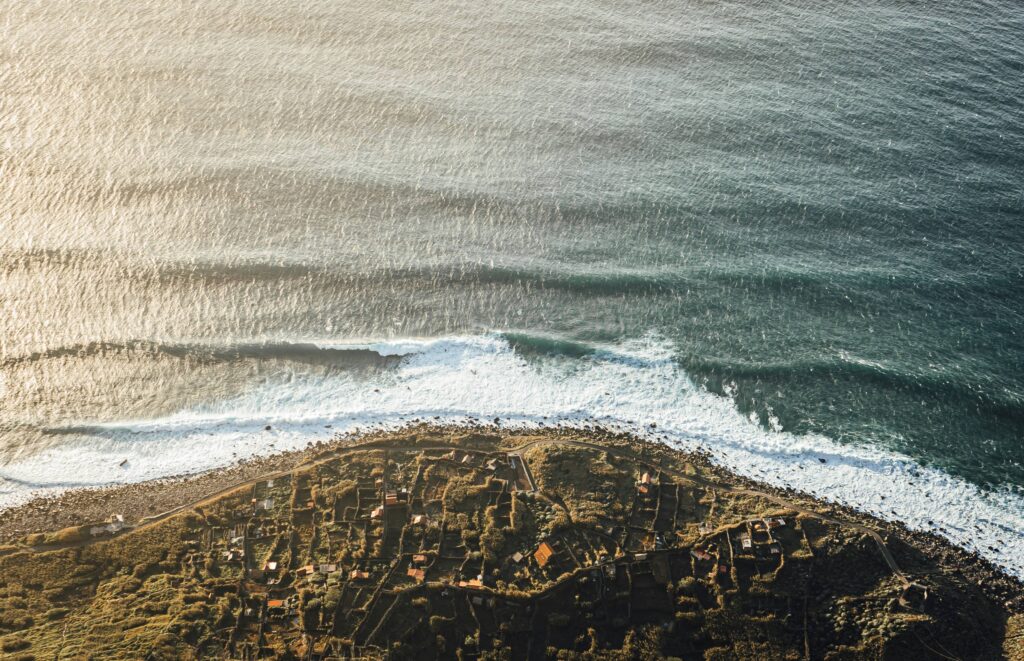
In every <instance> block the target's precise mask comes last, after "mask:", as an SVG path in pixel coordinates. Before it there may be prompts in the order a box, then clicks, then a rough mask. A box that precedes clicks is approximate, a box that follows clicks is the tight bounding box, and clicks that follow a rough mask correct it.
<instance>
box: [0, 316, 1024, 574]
mask: <svg viewBox="0 0 1024 661" xmlns="http://www.w3.org/2000/svg"><path fill="white" fill-rule="evenodd" d="M246 346H248V345H246ZM253 346H254V347H259V349H258V351H260V352H263V351H267V350H269V349H268V345H253ZM269 347H270V348H271V349H272V350H273V351H285V352H286V353H289V352H298V353H299V354H302V355H305V354H307V353H312V354H318V353H321V352H323V353H327V354H328V355H336V356H345V355H347V354H352V355H355V356H369V357H371V358H372V360H374V361H380V362H381V363H382V364H384V365H385V366H384V368H382V369H379V370H372V371H370V372H367V371H344V370H343V371H338V372H332V373H330V374H329V375H326V376H325V375H323V374H317V375H310V374H301V373H289V374H288V375H287V376H281V377H279V378H278V380H270V381H267V382H265V383H261V384H260V385H258V386H254V387H253V388H252V389H251V390H249V391H247V392H246V393H245V394H244V395H242V396H239V397H236V398H233V399H229V400H224V401H219V402H213V403H209V404H206V405H204V406H200V407H195V408H192V409H189V410H185V411H180V412H179V413H177V414H174V415H171V416H168V417H164V418H159V419H153V420H139V421H123V422H117V423H104V424H90V423H81V424H76V425H71V426H66V427H55V428H50V429H49V431H50V432H53V433H63V434H68V435H69V438H68V439H67V442H64V443H62V444H60V445H59V446H55V447H51V448H49V449H46V450H43V451H41V452H38V453H36V454H34V455H31V456H28V457H24V458H21V459H18V460H15V461H14V462H13V463H10V464H8V465H7V466H6V467H4V468H3V469H2V470H0V505H5V506H10V505H13V504H16V503H19V502H23V501H24V500H26V499H28V498H29V497H31V496H33V495H41V494H45V493H54V492H57V491H60V490H63V489H68V488H77V487H92V486H99V485H106V484H115V483H127V482H137V481H141V480H146V479H153V478H158V477H165V476H169V475H177V474H182V473H193V472H198V471H202V470H205V469H209V468H214V467H218V466H225V465H229V464H231V463H233V462H234V461H237V460H239V459H243V458H245V457H250V456H254V455H260V454H268V453H272V452H278V451H284V450H290V449H298V448H302V447H305V446H306V445H308V444H310V443H311V442H314V441H317V440H324V439H327V438H330V437H332V436H334V435H336V434H338V433H346V432H355V431H359V430H368V429H371V428H375V429H379V428H399V427H402V426H405V425H408V424H412V423H414V422H418V421H429V422H438V423H466V422H467V421H473V420H493V419H494V418H500V419H501V424H502V425H503V426H513V427H523V428H531V427H533V428H536V427H539V426H544V425H549V426H550V425H555V424H561V425H570V426H584V425H595V424H598V425H601V426H603V427H607V428H610V429H616V430H621V431H628V432H632V433H634V434H637V435H639V436H641V437H644V438H647V439H649V440H652V441H660V442H664V443H667V444H669V445H671V446H674V447H678V448H682V449H691V450H692V449H702V450H705V451H707V452H708V453H710V454H711V455H712V456H713V457H714V458H715V459H716V460H717V461H718V462H719V463H721V464H722V465H724V466H726V467H728V468H730V469H733V470H735V471H737V472H739V473H741V474H744V475H747V476H750V477H752V478H755V479H759V480H762V481H765V482H767V483H770V484H773V485H777V486H785V487H792V488H795V489H799V490H801V491H805V492H808V493H811V494H814V495H816V496H818V497H821V498H825V499H829V500H832V501H835V502H838V503H842V504H846V505H851V506H853V507H856V508H858V509H860V510H863V511H866V512H869V513H871V514H874V515H877V516H880V517H882V518H886V519H890V520H898V521H901V522H903V523H905V524H906V525H908V526H909V527H911V528H914V529H919V530H930V531H934V532H936V533H939V534H942V535H944V536H945V537H947V538H949V539H950V540H951V541H953V542H955V543H957V544H959V545H961V546H963V547H965V548H968V549H970V550H974V551H977V552H979V553H980V554H982V555H983V556H985V557H987V558H989V559H990V560H992V561H994V562H996V563H998V564H1000V565H1002V566H1003V567H1005V568H1006V569H1007V570H1009V571H1010V572H1011V573H1013V574H1015V575H1018V576H1024V498H1021V496H1020V495H1019V494H1017V493H1014V492H1012V491H1011V490H1010V489H1004V490H996V491H984V490H982V489H980V488H978V487H977V486H975V485H973V484H971V483H969V482H966V481H964V480H962V479H959V478H956V477H953V476H951V475H948V474H946V473H943V472H942V471H940V470H938V469H935V468H931V467H924V466H921V465H919V464H917V463H915V462H914V461H912V460H911V459H909V458H908V457H905V456H902V455H899V454H895V453H892V452H887V451H883V450H879V449H876V448H871V447H862V446H854V445H844V444H840V443H837V442H835V441H833V440H831V439H829V438H827V437H824V436H820V435H809V434H808V435H801V434H793V433H789V432H786V431H782V430H775V431H773V430H771V429H765V428H764V427H763V426H762V425H761V424H759V423H760V421H759V420H755V419H752V418H750V417H747V416H744V415H743V414H741V413H740V412H739V411H738V410H737V408H736V405H735V403H734V402H733V401H732V400H731V399H729V398H728V397H723V396H719V395H715V394H713V393H710V392H708V391H707V390H705V389H703V388H701V387H699V386H698V385H696V384H695V383H694V381H693V380H692V379H691V378H690V376H689V375H688V374H687V373H686V372H684V371H683V370H682V369H681V368H680V366H679V363H678V362H677V360H676V359H675V358H674V357H673V356H674V348H673V347H672V346H671V344H670V343H668V342H667V341H665V340H663V339H662V338H660V337H658V336H653V335H651V336H647V337H644V338H641V339H638V340H634V341H629V342H623V343H620V344H616V345H610V346H596V345H595V346H591V345H585V344H581V343H574V342H566V341H564V340H559V339H556V338H548V337H544V336H537V335H530V334H523V333H507V334H498V333H494V334H487V335H478V336H460V337H447V338H440V339H405V340H392V341H380V342H366V343H338V344H335V343H328V342H317V343H276V344H272V345H269ZM252 350H254V351H256V350H257V349H252ZM233 351H236V352H237V351H239V349H237V348H235V349H233ZM652 423H653V424H654V425H656V426H652ZM268 426H269V430H268V429H267V427H268ZM770 426H771V425H769V427H770ZM122 464H123V465H122ZM39 476H47V478H46V479H45V480H40V479H39Z"/></svg>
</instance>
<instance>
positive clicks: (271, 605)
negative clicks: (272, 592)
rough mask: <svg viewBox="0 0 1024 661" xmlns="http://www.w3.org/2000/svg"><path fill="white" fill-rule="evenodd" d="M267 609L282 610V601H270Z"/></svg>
mask: <svg viewBox="0 0 1024 661" xmlns="http://www.w3.org/2000/svg"><path fill="white" fill-rule="evenodd" d="M267 608H284V599H271V600H270V601H268V602H267Z"/></svg>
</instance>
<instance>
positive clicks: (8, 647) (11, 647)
mask: <svg viewBox="0 0 1024 661" xmlns="http://www.w3.org/2000/svg"><path fill="white" fill-rule="evenodd" d="M31 645H32V643H30V642H28V641H27V640H25V639H24V638H15V639H13V640H5V641H4V644H3V650H4V651H5V652H20V651H21V650H23V649H28V648H29V647H31Z"/></svg>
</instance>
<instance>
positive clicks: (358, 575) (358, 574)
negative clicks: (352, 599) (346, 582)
mask: <svg viewBox="0 0 1024 661" xmlns="http://www.w3.org/2000/svg"><path fill="white" fill-rule="evenodd" d="M369 576H370V575H369V574H367V573H366V572H364V571H359V570H358V569H353V570H352V571H351V572H350V573H349V575H348V577H349V579H350V580H355V579H357V578H369Z"/></svg>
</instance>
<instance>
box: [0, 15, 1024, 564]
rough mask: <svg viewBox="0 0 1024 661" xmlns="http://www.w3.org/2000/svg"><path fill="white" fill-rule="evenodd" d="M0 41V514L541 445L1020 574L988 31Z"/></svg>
mask: <svg viewBox="0 0 1024 661" xmlns="http://www.w3.org/2000/svg"><path fill="white" fill-rule="evenodd" d="M0 7H2V11H0V17H2V20H0V34H2V38H0V173H2V174H0V457H2V458H3V459H2V461H3V462H4V463H5V464H6V468H5V469H0V477H2V480H0V492H2V495H3V497H4V498H5V499H6V500H5V502H15V501H17V500H19V499H23V498H24V497H26V495H27V494H30V493H38V492H40V491H46V490H48V489H59V488H67V487H71V486H90V485H94V484H101V483H106V482H110V481H130V480H134V479H144V478H146V477H153V476H156V475H165V474H170V473H175V472H180V471H181V470H199V469H201V468H203V467H206V466H212V465H220V464H223V463H225V462H229V461H231V460H232V459H233V458H235V457H237V456H242V455H244V454H252V453H259V452H269V451H273V450H275V449H280V448H281V447H283V446H286V445H287V446H289V447H291V446H292V445H295V444H300V443H302V442H304V440H303V439H307V440H308V438H311V437H312V431H311V430H312V428H313V427H316V428H317V429H319V430H323V429H327V427H326V425H328V424H330V425H332V426H331V427H330V429H332V430H333V429H339V428H347V427H345V424H356V422H355V421H356V420H357V418H358V424H360V425H363V426H365V425H368V424H372V423H373V422H374V421H375V420H376V421H378V422H388V423H392V422H396V421H399V420H401V419H402V418H403V417H405V418H408V419H412V418H413V417H418V416H421V415H422V416H426V415H427V413H428V412H429V413H430V417H432V416H433V415H437V416H441V417H443V418H453V419H454V418H457V417H459V416H465V415H474V416H477V417H479V418H482V419H491V418H492V417H493V416H494V415H502V416H507V417H510V418H520V419H522V420H523V421H527V422H529V421H532V423H538V422H539V421H542V420H544V419H545V418H544V416H545V415H546V416H548V420H554V419H555V418H558V417H562V418H565V419H569V420H577V421H580V420H583V419H585V418H587V417H594V418H600V419H602V420H604V421H606V422H615V423H618V424H622V425H624V426H626V427H629V426H630V425H633V426H637V427H639V426H640V425H641V423H642V424H644V425H646V424H648V423H649V422H654V423H656V424H660V425H662V426H666V427H667V428H670V429H671V433H672V434H674V436H672V438H671V439H667V440H671V441H673V442H679V443H684V444H685V443H687V442H693V443H698V444H701V445H703V446H706V447H709V448H711V449H715V448H719V449H720V451H721V452H722V457H723V461H726V462H727V463H728V462H732V464H731V465H734V466H736V467H739V468H743V469H744V470H747V471H748V472H750V473H751V474H757V475H760V474H761V471H766V473H765V475H764V476H765V477H766V479H767V478H770V477H771V475H772V474H773V473H772V471H774V470H776V469H777V468H778V466H780V465H781V464H775V463H772V462H776V461H777V458H778V457H779V456H783V455H786V453H787V452H790V451H792V452H793V453H796V454H799V453H802V452H805V451H806V450H807V448H808V447H814V446H815V445H816V444H817V446H818V447H820V448H821V449H822V452H825V451H826V450H827V453H828V456H829V457H832V458H833V460H832V462H831V463H829V464H828V465H829V466H832V465H833V464H840V465H845V464H844V462H845V461H849V462H853V463H852V464H851V465H853V464H855V463H856V462H857V461H868V459H867V457H886V458H887V459H886V460H885V461H890V460H891V461H896V462H910V463H907V464H905V465H907V466H913V465H918V466H920V467H922V470H925V471H933V472H928V473H927V474H929V475H933V474H934V475H937V476H940V477H937V478H936V479H940V478H941V476H948V477H949V479H950V480H953V482H952V483H951V484H955V485H956V487H955V488H952V487H951V488H950V490H949V491H943V492H942V493H945V494H946V495H945V496H943V497H944V498H947V499H949V500H951V501H955V500H958V499H959V500H962V499H963V498H965V495H964V494H968V493H970V494H975V491H973V490H975V489H976V490H978V491H977V493H979V494H988V495H987V496H986V497H991V498H993V499H994V500H993V503H994V504H993V505H992V507H993V509H992V511H991V512H987V513H985V514H981V513H977V512H975V513H974V514H973V515H968V516H977V517H980V518H985V520H984V521H982V520H979V521H977V522H974V521H969V522H967V523H968V524H971V525H974V524H977V525H980V526H982V527H985V526H988V525H989V524H991V526H992V530H999V531H1001V532H993V533H992V535H993V536H992V543H993V544H995V543H997V541H998V540H1000V539H1002V538H1005V537H1007V536H1010V537H1021V536H1024V524H1022V523H1021V522H1022V521H1024V515H1022V514H1021V512H1024V509H1022V508H1021V504H1020V503H1021V499H1022V498H1024V495H1022V489H1024V446H1022V438H1024V338H1022V336H1021V332H1020V328H1022V324H1021V322H1022V315H1024V305H1022V302H1024V301H1022V299H1024V286H1022V285H1024V271H1022V269H1024V255H1022V236H1024V235H1022V232H1024V229H1022V226H1021V223H1022V221H1024V178H1022V176H1021V173H1022V172H1024V156H1022V154H1024V103H1022V99H1024V84H1022V80H1024V78H1022V73H1024V36H1022V35H1024V12H1022V11H1021V9H1020V6H1019V4H1018V3H1015V2H1005V1H995V2H979V3H959V4H956V3H930V4H929V3H917V2H893V1H884V2H867V3H857V4H856V5H855V6H850V5H848V4H847V3H822V2H815V3H811V2H806V3H802V2H779V3H768V4H758V5H756V6H750V3H728V2H715V3H707V2H682V3H645V4H643V5H642V6H641V5H638V6H622V5H621V4H616V3H555V4H549V5H545V6H538V5H536V4H535V3H521V2H504V3H490V4H488V5H487V6H486V7H483V6H481V5H479V4H478V3H450V2H437V3H416V4H412V5H409V6H404V7H400V8H398V7H396V8H394V9H388V8H383V7H377V6H372V5H371V6H367V4H366V3H354V2H347V1H342V2H305V3H301V4H299V5H295V4H293V3H283V2H270V1H264V2H235V3H216V4H208V5H194V4H191V3H184V2H180V3H179V2H160V3H156V2H131V3H129V2H99V1H96V0H85V1H83V2H76V3H45V2H6V1H4V2H2V3H0ZM429 338H446V340H445V342H449V343H451V344H446V345H444V346H446V347H449V348H452V347H458V348H457V349H456V348H452V349H451V350H452V351H453V352H456V353H459V355H460V356H463V358H464V360H461V361H454V362H452V361H451V360H447V359H444V360H442V359H441V357H440V356H441V354H439V353H438V351H437V350H436V346H435V345H429V346H431V347H434V348H432V349H430V350H426V351H424V350H423V349H422V346H420V347H419V348H415V347H414V348H413V349H408V348H406V349H401V350H400V349H396V348H395V347H399V348H401V347H402V346H404V345H403V344H402V343H403V342H406V341H407V340H409V339H420V340H422V339H429ZM382 342H384V343H386V344H384V345H380V343H382ZM494 342H497V343H498V345H497V346H498V347H499V348H497V349H495V348H494V345H492V343H494ZM481 343H483V346H486V347H490V348H488V349H486V350H485V349H481V348H480V347H481ZM637 343H641V344H642V345H643V346H644V347H645V348H644V349H643V351H641V354H642V355H643V356H645V358H644V359H643V360H648V361H653V362H651V363H650V364H648V363H643V364H642V366H641V367H642V368H641V369H639V371H629V370H631V369H633V367H636V365H637V363H635V351H636V349H635V345H636V344H637ZM353 344H357V345H362V344H366V345H373V346H374V347H376V349H373V348H365V347H364V348H360V349H358V350H352V349H351V345H353ZM378 345H379V346H378ZM381 346H385V347H387V348H386V349H383V350H382V349H381V348H380V347H381ZM417 346H419V345H417ZM492 350H493V351H497V352H498V353H499V354H501V355H505V354H504V352H511V355H514V356H516V358H515V359H514V360H513V359H509V360H510V361H511V362H509V363H508V364H507V365H505V364H504V363H503V364H502V365H503V366H502V368H501V370H498V371H496V372H494V373H493V374H492V375H491V376H492V377H493V381H492V382H486V381H480V380H479V379H477V378H475V377H479V376H480V374H481V373H482V372H481V371H480V370H484V368H483V367H481V366H480V365H478V364H477V361H478V360H483V358H480V356H484V355H491V354H490V353H488V352H490V351H492ZM380 351H383V353H384V354H389V355H383V356H382V355H381V354H380ZM480 352H483V353H480ZM442 353H443V352H442ZM399 354H400V355H399ZM410 355H412V356H417V355H418V356H420V358H409V356H410ZM652 355H653V356H656V358H650V356H652ZM403 356H404V357H403ZM425 356H429V357H432V358H431V360H434V362H430V361H429V360H427V358H425ZM666 361H667V362H666ZM410 363H414V364H410ZM488 364H490V363H488ZM666 365H667V366H666ZM473 369H476V370H478V371H477V372H476V373H473V372H472V371H471V370H473ZM410 370H412V371H410ZM516 370H520V371H521V372H520V371H516ZM666 370H667V371H666ZM509 371H513V372H515V374H516V375H517V376H516V377H515V378H516V379H520V381H517V383H520V384H521V385H522V388H523V389H524V390H522V391H518V390H515V391H513V390H509V389H508V387H507V383H504V382H503V380H506V379H511V377H510V376H509ZM484 372H486V370H484ZM428 373H429V374H430V375H433V376H431V377H430V379H432V380H428V381H421V380H419V379H425V378H426V377H425V376H424V375H425V374H428ZM553 375H554V376H553ZM615 375H618V376H617V378H620V379H625V380H626V381H620V382H618V383H616V382H615V380H614V379H615V378H616V376H615ZM404 379H412V380H413V382H415V383H417V384H419V386H420V388H421V394H422V395H423V396H422V397H418V398H414V399H408V398H403V397H399V396H398V394H397V392H398V391H397V390H395V388H397V389H399V390H400V389H401V384H402V383H405V381H403V380H404ZM512 380H513V381H515V379H512ZM467 383H472V384H473V388H475V389H476V391H477V392H480V391H487V390H488V389H490V390H493V391H494V392H499V393H502V396H503V397H504V398H505V399H504V401H505V402H506V404H502V403H501V402H500V401H498V400H497V399H493V398H488V397H483V396H479V397H474V396H473V394H472V393H469V392H466V391H465V388H466V387H467V386H466V384H467ZM407 385H408V384H407ZM691 386H692V387H693V388H696V389H697V390H698V391H700V392H702V393H704V395H706V397H704V396H703V395H702V396H701V397H697V396H696V395H692V394H691V393H690V390H689V388H690V387H691ZM409 387H411V386H409ZM673 388H675V390H673ZM374 390H377V391H381V392H383V393H385V394H386V395H388V397H391V399H387V401H376V400H373V401H371V400H370V399H362V398H361V397H362V395H364V394H366V393H373V392H374ZM527 391H530V392H544V393H547V396H548V399H549V400H550V401H553V402H555V401H557V406H555V405H552V407H551V408H550V410H546V409H545V405H544V402H542V401H539V400H537V399H536V398H534V397H531V396H527V395H526V394H524V393H526V392H527ZM606 392H607V393H609V394H606ZM644 392H647V393H648V396H647V397H646V399H645V397H644V396H643V395H642V393H644ZM324 393H332V395H331V397H333V398H334V399H333V400H331V399H330V398H328V397H326V396H325V395H324ZM388 393H391V394H388ZM459 393H462V394H459ZM617 393H618V395H617ZM392 395H394V396H393V397H392ZM617 396H618V397H619V399H618V400H616V397H617ZM339 398H340V399H339ZM654 398H657V399H658V401H647V400H652V399H654ZM342 400H344V401H342ZM719 400H722V401H725V402H726V403H727V404H728V405H727V406H726V407H725V408H719V407H720V402H719ZM669 403H671V406H669ZM356 404H358V406H361V407H362V411H363V413H362V414H360V415H356V413H355V409H354V408H352V406H355V405H356ZM350 405H351V406H350ZM517 407H518V408H517ZM687 407H692V408H687ZM643 415H647V416H658V417H659V419H657V420H655V419H651V420H641V419H640V418H641V417H642V416H643ZM674 416H678V417H674ZM716 416H717V417H716ZM269 421H272V422H273V425H274V426H275V429H278V428H280V429H282V430H290V431H289V435H288V436H287V440H282V438H283V437H282V438H278V439H277V440H276V441H272V440H270V439H269V438H267V437H266V436H263V435H260V434H258V433H257V432H258V431H259V430H262V429H263V426H264V423H267V422H269ZM346 421H347V422H346ZM688 425H689V426H688ZM747 427H750V428H751V429H747ZM282 433H284V432H282ZM666 433H668V432H666ZM242 436H245V438H247V439H249V440H247V441H245V442H244V443H243V442H242V441H240V440H238V439H240V438H242ZM741 437H742V439H744V440H743V442H742V443H741V442H740V441H739V440H737V439H740V438H741ZM238 443H242V445H237V444H238ZM759 444H760V445H759ZM236 445H237V446H236ZM741 446H742V448H743V450H742V452H743V453H747V454H742V453H741V451H740V449H739V448H740V447H741ZM758 447H762V448H763V452H762V455H763V462H764V465H763V466H762V465H761V464H759V463H758V460H756V459H755V457H756V455H757V452H756V451H755V450H756V449H757V448H758ZM797 447H799V448H800V450H799V451H797V450H796V449H794V448H797ZM184 448H187V457H186V456H185V455H184V453H185V452H186V450H185V449H184ZM227 448H230V452H229V451H228V450H227ZM787 448H788V449H787ZM730 453H731V454H730ZM741 454H742V457H741ZM794 456H796V455H795V454H794ZM124 457H128V458H130V463H129V465H128V467H127V468H123V469H122V468H117V467H118V466H119V463H120V460H121V459H122V458H124ZM175 457H178V459H175ZM794 461H795V460H794ZM815 463H818V462H815ZM883 463H884V462H883ZM886 465H888V464H886ZM899 465H900V466H904V464H899ZM812 468H813V467H812V466H808V467H807V470H808V471H809V470H811V469H812ZM780 470H781V469H780ZM851 470H852V469H851ZM865 470H866V469H865ZM900 470H902V469H900ZM907 470H908V471H909V472H906V473H905V474H904V473H902V472H899V471H897V472H899V474H900V475H905V479H906V480H907V482H908V484H909V483H910V482H913V480H914V479H915V477H914V473H913V471H914V470H916V469H907ZM858 475H859V474H858ZM877 477H878V483H879V484H883V483H884V482H885V480H892V479H894V478H893V477H892V473H884V475H882V474H880V475H878V476H877ZM772 479H776V478H772ZM830 479H831V480H832V481H831V482H822V483H819V482H816V481H814V480H810V481H807V480H805V481H804V482H794V484H795V485H796V486H798V487H801V488H807V489H812V488H814V489H821V490H822V492H823V493H824V492H826V491H828V490H829V488H834V489H837V490H838V491H837V492H836V493H840V492H841V491H842V488H841V487H842V485H844V484H848V483H852V482H853V481H854V480H864V479H865V477H864V476H863V475H859V477H856V478H855V477H854V476H853V474H852V473H851V474H849V475H838V474H837V475H835V476H833V478H830ZM901 479H902V478H901ZM943 479H944V478H943ZM778 480H783V478H781V477H779V478H778ZM844 480H845V481H844ZM783 481H785V480H783ZM830 484H831V485H832V486H831V487H830V486H829V485H830ZM908 488H909V487H908ZM965 490H966V491H965ZM925 491H927V489H926V490H925ZM924 493H925V492H924V491H923V492H922V493H921V494H919V495H920V496H921V498H924V499H927V498H928V497H929V496H924ZM935 493H939V492H938V491H936V492H935ZM842 494H843V495H841V498H842V499H845V500H846V501H848V502H852V503H853V504H857V505H859V506H863V507H865V508H869V509H870V508H872V507H875V505H877V503H875V505H872V504H871V502H870V500H871V498H872V496H871V495H870V494H866V493H857V492H853V491H851V492H849V493H847V492H842ZM837 497H839V496H837ZM915 497H916V496H915ZM930 497H932V498H935V497H936V496H935V495H934V494H933V495H932V496H930ZM972 497H974V496H972ZM858 499H863V501H862V502H858ZM915 503H916V504H915ZM949 506H950V503H949V502H943V501H941V500H940V501H936V502H935V504H934V508H935V509H938V510H941V509H943V508H944V507H946V508H948V507H949ZM906 508H907V510H906V511H903V510H899V516H900V517H903V518H906V517H907V516H909V515H908V512H910V511H914V512H918V514H920V512H923V511H924V510H921V509H920V503H919V502H918V501H915V500H914V498H912V497H910V496H908V497H907V500H906ZM875 509H878V510H879V512H881V513H885V509H888V508H881V506H880V505H878V506H877V507H875ZM897 509H899V508H897ZM951 511H952V510H951ZM933 515H934V512H931V510H929V511H928V515H927V516H925V515H924V514H921V517H922V518H921V520H922V521H924V520H926V519H929V518H931V517H932V516H933ZM915 516H916V515H915ZM1000 517H1002V518H1000ZM936 520H938V519H936ZM968 524H965V526H966V528H970V525H968ZM922 525H924V524H923V523H922ZM986 529H987V528H986ZM964 535H966V536H967V537H966V538H965V537H964ZM964 535H961V536H959V537H957V536H956V535H954V537H956V538H957V539H958V540H960V541H961V542H962V543H965V544H966V545H972V542H971V540H970V539H969V535H968V534H967V533H964Z"/></svg>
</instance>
